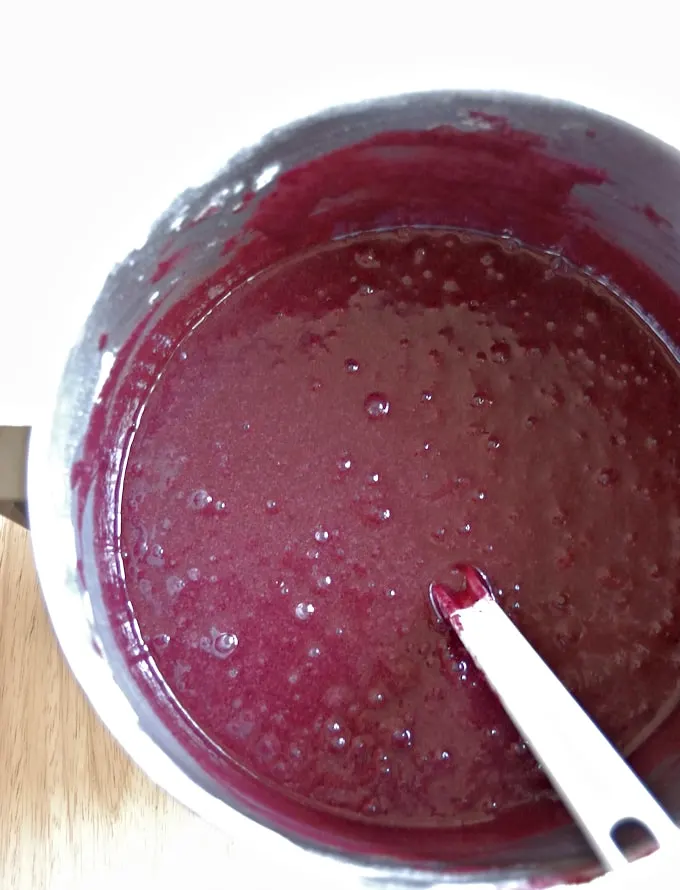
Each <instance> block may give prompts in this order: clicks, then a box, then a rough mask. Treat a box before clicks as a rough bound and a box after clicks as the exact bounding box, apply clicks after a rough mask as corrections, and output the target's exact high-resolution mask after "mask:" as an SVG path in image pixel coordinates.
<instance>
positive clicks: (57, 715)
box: [0, 517, 252, 890]
mask: <svg viewBox="0 0 680 890" xmlns="http://www.w3.org/2000/svg"><path fill="white" fill-rule="evenodd" d="M233 852H234V851H233V844H232V843H231V842H230V840H229V839H228V838H226V837H225V836H224V835H222V834H221V833H219V832H218V831H217V830H216V829H213V828H212V827H210V826H208V825H206V824H205V823H203V822H202V821H201V820H200V819H198V818H197V817H196V816H194V815H193V814H192V813H190V812H189V811H188V810H186V809H185V808H184V807H183V806H181V805H180V804H178V803H176V802H175V801H174V800H172V799H171V798H170V797H169V796H168V795H167V794H165V792H163V791H161V790H160V789H158V788H157V787H155V786H154V785H152V783H151V782H150V781H149V780H148V779H147V778H146V777H145V776H144V775H143V774H142V773H141V772H140V770H138V769H137V767H136V766H134V765H133V764H132V763H131V761H130V760H129V759H128V757H127V755H126V754H125V753H124V752H123V751H122V750H121V748H120V747H119V746H118V744H117V743H116V742H115V741H114V740H113V739H112V738H111V736H110V735H109V733H108V731H107V730H106V729H104V727H103V726H102V725H101V724H100V723H99V722H98V720H97V718H96V717H95V715H94V713H93V711H92V709H91V708H90V706H89V704H88V703H87V701H86V700H85V698H84V696H83V694H82V693H81V691H80V688H79V687H78V686H77V684H76V682H75V680H74V679H73V677H72V676H71V674H70V672H69V669H68V668H67V666H66V664H65V662H64V660H63V658H62V657H61V654H60V652H59V649H58V647H57V643H56V641H55V638H54V635H53V633H52V629H51V627H50V624H49V620H48V618H47V614H46V611H45V608H44V606H43V602H42V598H41V596H40V592H39V588H38V584H37V581H36V576H35V569H34V567H33V559H32V554H31V549H30V538H29V535H28V534H27V533H26V532H25V531H23V530H22V529H20V528H19V527H18V526H16V525H13V524H11V523H9V522H8V521H6V520H3V519H2V518H1V517H0V888H1V890H109V888H111V890H114V888H115V890H120V888H127V887H130V888H132V887H135V888H136V887H144V888H147V890H151V888H156V887H158V888H161V887H162V888H164V890H174V888H175V887H177V888H180V887H181V888H184V887H187V886H200V887H201V890H212V888H220V890H225V888H229V887H234V886H248V887H249V888H250V887H251V886H252V883H251V882H250V880H247V879H246V880H245V881H244V880H241V877H242V875H241V874H239V871H238V870H235V869H234V857H233ZM230 878H231V879H230Z"/></svg>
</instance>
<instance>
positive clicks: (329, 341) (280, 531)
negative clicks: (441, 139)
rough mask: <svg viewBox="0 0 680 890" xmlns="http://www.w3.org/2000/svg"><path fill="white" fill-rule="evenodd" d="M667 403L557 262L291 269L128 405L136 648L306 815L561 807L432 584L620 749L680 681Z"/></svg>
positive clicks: (653, 377) (678, 502) (490, 251)
mask: <svg viewBox="0 0 680 890" xmlns="http://www.w3.org/2000/svg"><path fill="white" fill-rule="evenodd" d="M678 405H680V377H679V375H678V371H677V368H676V366H675V365H674V363H673V362H672V360H671V357H670V355H669V353H668V352H667V350H666V349H665V347H664V346H662V344H661V343H660V341H659V340H658V339H657V338H656V337H655V336H654V335H653V334H652V333H651V331H650V329H649V328H647V327H646V326H645V325H644V324H643V323H642V322H641V320H640V319H639V318H638V317H637V316H635V315H634V314H633V313H632V311H630V310H629V309H628V308H627V307H626V306H625V305H624V304H623V302H622V301H621V300H619V299H618V298H617V297H615V296H614V295H613V294H612V293H611V292H610V291H609V290H607V289H606V288H605V287H604V286H603V285H602V284H599V283H597V282H595V281H594V280H592V279H590V278H588V277H586V276H585V275H584V274H583V273H582V272H580V271H578V270H577V269H576V268H574V267H572V266H570V265H569V264H567V263H566V262H565V261H563V260H560V259H558V258H556V257H554V256H550V255H548V254H545V253H541V252H538V251H533V250H531V249H529V248H526V247H524V246H521V245H519V244H518V243H517V242H515V241H512V240H510V239H507V238H506V239H501V238H494V237H490V236H489V237H487V236H483V235H480V234H473V233H471V232H464V231H454V230H441V229H439V230H436V229H408V228H402V229H398V230H394V231H387V232H383V233H380V234H375V233H373V234H370V233H369V234H366V235H361V236H356V237H353V238H347V239H345V240H337V241H335V242H331V243H328V244H326V245H322V246H317V247H314V248H311V249H309V250H308V251H307V252H301V253H297V254H294V255H292V256H291V257H290V258H288V259H287V260H285V261H283V262H279V263H277V264H275V265H274V266H272V267H271V268H270V269H269V270H267V271H265V272H263V273H261V274H260V275H258V276H256V277H255V278H254V279H253V280H252V281H250V282H248V283H245V284H243V285H241V286H240V287H239V288H237V289H236V290H235V291H234V292H233V293H232V294H231V295H230V296H228V297H227V298H226V299H225V300H223V301H222V302H221V303H219V304H218V305H217V306H216V307H215V308H213V310H212V311H211V312H210V313H209V314H208V315H207V316H206V317H205V318H204V319H203V321H202V322H201V324H200V325H199V326H198V327H196V328H195V329H194V330H193V331H191V333H189V334H188V335H187V336H186V337H185V339H184V340H183V341H182V342H181V343H180V345H179V346H178V348H177V349H176V351H175V353H174V354H173V356H172V358H171V360H170V361H169V363H168V364H167V366H166V367H165V369H164V371H163V373H162V375H161V377H160V380H159V382H158V383H157V385H156V386H155V388H154V389H153V390H152V392H151V393H150V395H149V396H148V399H147V401H146V404H145V407H144V411H143V413H142V416H141V419H140V421H139V424H138V430H137V432H136V434H135V436H134V438H133V441H132V446H131V450H130V454H129V458H128V461H127V466H126V470H125V476H124V485H123V493H122V535H121V546H122V550H123V563H124V569H125V580H126V585H127V591H128V595H129V598H130V600H131V603H132V606H133V608H134V612H135V615H136V618H137V620H138V622H139V626H140V628H141V632H142V635H143V637H144V639H145V640H146V641H147V643H148V645H149V647H150V650H151V652H152V654H153V657H154V659H155V660H156V662H157V664H158V667H159V669H160V671H161V673H162V675H163V677H164V678H165V680H166V682H167V684H168V685H169V687H170V689H171V690H172V691H173V692H174V693H175V695H176V696H177V698H178V699H179V701H180V703H181V704H182V706H183V707H184V708H185V709H186V711H187V712H188V714H189V715H190V717H191V718H192V719H193V720H194V721H195V722H196V723H197V724H198V725H199V726H200V727H201V728H202V730H203V731H204V732H205V733H206V734H207V735H208V736H209V737H210V738H211V739H212V740H213V741H214V742H215V743H216V744H217V745H219V746H220V747H221V748H222V749H223V750H224V751H225V752H226V753H227V754H228V755H229V756H230V757H232V758H234V759H235V760H236V761H237V762H238V763H240V764H242V765H243V766H244V767H245V768H246V769H247V770H249V771H251V772H252V773H253V774H255V775H256V776H258V777H261V778H262V779H264V780H267V781H269V782H273V783H275V784H276V785H277V786H280V787H281V788H282V789H285V790H286V791H287V792H289V793H290V794H293V795H296V796H298V797H299V798H302V799H305V800H307V801H309V802H311V803H312V804H313V805H314V806H320V807H324V808H330V809H331V810H333V811H336V812H338V813H341V814H343V815H346V816H349V817H351V818H355V817H358V818H361V819H365V820H370V821H371V822H372V823H374V824H383V825H392V826H395V825H401V826H416V825H418V826H424V825H436V826H438V827H443V826H451V827H453V826H462V825H472V824H475V823H479V822H485V821H489V820H495V819H497V818H499V817H501V816H503V815H505V816H508V815H509V814H510V815H512V816H513V818H514V817H515V816H516V814H519V813H520V810H518V809H517V808H527V810H526V812H533V810H531V808H532V807H534V806H535V804H536V803H537V802H539V801H551V800H553V799H554V797H555V795H554V793H553V792H552V790H551V788H550V786H549V785H548V783H547V781H546V779H545V777H544V776H543V774H542V773H541V771H540V769H539V767H538V766H537V764H536V763H535V761H534V759H533V757H532V756H531V754H530V753H529V751H528V750H527V749H526V746H525V745H524V744H523V743H522V741H521V739H520V738H519V736H518V735H517V733H516V731H515V730H514V728H513V727H512V725H511V723H510V722H509V720H508V718H507V717H506V716H505V714H504V712H503V710H502V708H501V707H500V705H499V704H498V702H497V701H496V699H495V697H494V695H493V694H492V692H491V691H490V690H489V689H488V687H487V686H486V684H485V682H484V681H483V679H482V678H481V677H480V675H479V672H478V671H477V670H476V668H475V667H474V665H473V664H472V663H471V660H470V659H469V658H468V656H467V655H466V653H465V651H464V650H463V649H462V648H461V647H460V644H459V643H458V642H457V640H456V639H454V638H453V635H451V634H450V633H446V632H445V630H444V629H443V627H442V625H441V624H440V623H438V621H437V618H436V616H435V615H434V613H433V611H432V609H431V607H430V605H429V602H428V589H429V585H430V584H431V583H432V582H433V581H441V582H444V583H446V581H447V579H448V578H451V572H452V570H454V566H455V565H456V564H457V563H460V562H468V563H471V564H473V565H477V566H480V567H481V568H483V569H484V571H485V572H486V573H488V575H489V576H490V577H491V578H492V579H493V581H494V583H495V585H496V586H497V588H498V590H497V594H498V600H499V602H500V603H501V604H502V606H503V608H504V609H506V611H507V612H508V613H509V614H510V615H511V616H512V618H513V620H514V621H515V622H516V623H517V625H518V626H519V627H520V628H521V629H522V631H524V633H525V634H526V635H527V637H528V638H529V640H530V641H531V642H532V643H533V644H534V646H535V647H536V648H537V649H538V651H539V652H540V653H541V655H543V657H544V658H545V659H546V660H547V661H548V663H549V664H550V665H551V667H552V668H553V669H554V670H556V672H557V673H558V675H559V676H560V677H561V679H562V680H563V681H564V682H566V683H567V685H568V686H569V688H570V689H571V690H572V691H573V692H574V693H575V695H576V696H577V698H578V699H579V701H580V702H581V703H582V704H583V705H584V706H585V708H586V709H587V710H588V711H589V712H590V713H591V714H592V716H593V717H594V718H595V720H596V721H597V722H598V723H599V725H600V726H601V727H602V729H603V730H604V731H605V732H606V733H608V734H609V735H610V737H611V738H612V739H613V741H614V742H615V743H616V744H617V745H618V746H619V747H620V748H621V749H623V750H630V749H632V748H633V747H635V746H636V745H637V744H638V742H639V740H640V739H641V738H642V737H643V736H644V734H645V732H646V730H647V728H648V727H649V725H650V724H651V723H652V722H653V721H654V719H655V717H656V716H657V714H658V712H659V710H660V709H661V708H662V707H663V706H664V705H665V704H666V702H667V701H668V699H669V697H671V696H673V695H674V694H675V691H676V684H677V676H678V669H679V663H680V646H679V643H680V478H679V474H678V454H680V425H679V422H678ZM521 812H522V813H523V812H524V810H522V811H521ZM447 843H448V841H447Z"/></svg>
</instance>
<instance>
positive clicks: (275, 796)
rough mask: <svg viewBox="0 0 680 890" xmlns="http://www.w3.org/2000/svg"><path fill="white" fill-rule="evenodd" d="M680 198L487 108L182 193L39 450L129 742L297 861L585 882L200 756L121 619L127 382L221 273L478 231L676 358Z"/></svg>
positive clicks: (566, 863) (453, 109)
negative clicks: (52, 435) (329, 250)
mask: <svg viewBox="0 0 680 890" xmlns="http://www.w3.org/2000/svg"><path fill="white" fill-rule="evenodd" d="M679 193H680V156H678V155H677V154H676V153H675V152H674V151H672V150H671V149H670V148H668V147H666V146H664V145H663V144H661V143H659V142H658V141H655V140H654V139H652V138H650V137H648V136H646V135H645V134H643V133H641V132H639V131H637V130H634V129H632V128H630V127H628V126H626V125H624V124H621V123H619V122H617V121H614V120H611V119H608V118H606V117H603V116H601V115H596V114H594V113H591V112H588V111H586V110H584V109H581V108H576V107H573V106H567V105H561V104H558V103H550V102H546V101H540V100H536V99H532V98H527V97H513V96H489V95H483V94H454V93H445V94H444V93H443V94H428V95H418V96H409V97H400V98H398V99H393V100H385V101H381V102H376V103H367V104H366V105H361V106H357V107H355V108H350V109H344V110H337V111H332V112H329V113H326V114H324V115H321V116H319V117H317V118H313V119H310V120H308V121H304V122H302V123H299V124H295V125H293V126H291V127H289V128H286V129H285V130H282V131H279V132H276V133H274V134H272V135H271V136H270V137H268V138H267V139H266V140H265V141H264V142H263V143H261V144H260V145H258V146H256V147H255V148H253V149H250V150H248V151H246V152H244V153H243V154H242V155H240V156H238V157H237V158H235V159H234V160H233V161H232V162H231V163H230V165H229V166H228V167H227V168H226V170H225V171H224V172H223V173H221V174H220V175H219V176H217V177H216V178H215V179H214V180H213V181H212V182H210V183H208V184H206V185H205V186H203V187H201V188H198V189H195V190H193V191H189V192H187V193H185V194H184V195H182V196H181V197H180V198H179V199H178V201H177V202H175V204H174V205H173V207H172V208H171V209H170V210H169V211H168V213H167V214H166V216H165V217H164V218H163V219H162V220H161V221H160V222H159V223H158V225H157V226H156V228H155V229H154V230H153V232H152V233H151V236H150V238H149V241H148V242H147V244H146V245H145V246H144V247H143V248H142V249H141V250H139V251H137V252H135V253H133V254H131V256H130V257H129V258H128V260H127V261H126V262H125V263H123V264H122V265H121V266H120V267H118V269H117V270H115V272H114V273H113V274H112V276H111V277H110V279H109V281H108V282H107V284H106V287H105V289H104V291H103V293H102V295H101V296H100V297H99V299H98V301H97V303H96V305H95V307H94V309H93V312H92V314H91V316H90V319H89V322H88V325H87V329H86V332H85V334H84V337H83V340H82V341H81V343H80V344H79V345H78V346H77V347H76V349H75V350H74V351H73V353H72V355H71V359H70V363H69V366H68V369H67V375H66V377H65V382H64V398H63V402H62V404H61V406H60V409H59V410H60V412H62V418H61V425H57V428H58V429H61V430H62V432H61V433H60V435H59V436H58V437H57V438H56V439H55V443H54V447H55V449H56V450H57V451H60V452H61V453H62V454H64V455H65V457H66V459H67V462H68V463H69V464H71V465H73V467H74V472H73V484H72V488H71V489H70V491H69V497H70V498H71V501H70V506H71V509H72V514H73V517H74V520H75V526H76V528H77V530H78V551H79V557H80V566H79V568H80V573H81V581H82V585H83V587H84V588H85V589H86V590H87V591H89V596H90V600H91V606H92V610H93V613H94V620H95V627H96V632H97V635H98V637H99V638H100V639H101V642H102V645H103V648H104V651H105V653H106V657H107V658H108V659H109V661H110V662H111V664H112V665H113V669H114V673H115V676H116V680H117V682H118V684H119V686H120V687H121V688H122V689H123V690H124V691H125V693H126V695H127V696H128V698H129V699H130V700H131V701H132V702H133V703H134V706H135V708H136V710H137V712H138V714H139V717H140V724H141V726H142V728H143V729H144V731H145V732H146V733H147V734H148V735H149V736H150V737H151V738H152V739H154V741H156V742H157V744H158V745H160V746H161V748H163V749H164V750H165V751H166V752H167V753H169V754H170V756H171V757H172V758H173V759H174V760H175V761H176V762H177V763H179V764H180V766H181V767H182V769H183V770H184V771H185V772H186V773H187V774H188V775H190V776H191V777H192V778H193V779H194V780H195V781H196V782H198V783H199V784H201V785H202V786H204V787H206V788H207V789H208V790H210V791H211V793H213V794H215V795H216V796H218V797H220V798H221V799H223V800H225V801H226V802H228V803H229V804H230V805H232V806H235V807H236V808H237V809H240V810H242V811H243V812H245V813H247V814H248V815H250V816H252V817H254V818H256V819H257V820H259V821H261V822H263V823H264V824H266V825H269V826H271V827H273V828H275V829H276V830H278V831H281V832H283V833H285V834H287V835H289V836H290V837H292V838H293V839H294V840H296V841H298V842H299V843H302V844H303V845H307V846H311V847H313V848H315V849H320V850H323V851H326V852H335V853H340V854H344V855H346V856H349V857H351V858H355V859H357V860H364V861H377V862H383V863H385V864H387V865H392V866H405V865H406V866H418V867H422V868H424V867H431V868H434V869H438V870H444V871H445V872H447V873H453V874H457V875H462V874H467V875H468V876H481V875H484V876H485V877H489V876H491V877H494V876H495V877H499V878H500V877H501V876H503V877H505V878H511V877H512V876H517V875H526V874H535V875H541V876H546V875H569V876H574V875H576V874H579V873H580V874H583V875H587V874H590V873H593V872H594V871H595V870H597V867H596V866H595V864H594V861H593V859H592V856H591V855H590V853H589V852H588V849H587V847H586V845H585V843H584V841H583V840H582V838H581V836H580V834H579V832H578V831H577V830H576V829H575V827H574V826H572V825H566V826H561V827H559V826H554V825H552V824H551V823H550V820H549V817H548V816H546V823H545V830H536V827H535V825H534V828H532V830H531V831H530V832H529V833H527V832H526V830H525V828H524V826H523V825H522V824H521V821H520V822H513V820H512V819H506V820H505V821H504V822H503V821H502V820H501V821H500V822H498V823H493V822H492V823H489V824H487V825H484V826H479V827H475V829H474V830H471V831H469V832H466V831H458V832H456V833H451V837H450V856H449V857H447V859H446V861H442V860H441V856H440V855H439V853H438V851H439V850H441V845H442V839H441V837H440V836H438V831H436V830H432V829H431V828H427V829H423V830H422V831H420V830H411V829H409V830H408V831H406V830H401V829H396V828H389V827H384V826H383V827H375V826H371V825H369V824H367V823H366V822H364V821H362V820H360V819H358V820H351V819H345V818H343V817H341V816H338V815H337V814H335V813H333V812H329V811H322V810H316V811H314V812H311V811H310V810H309V807H308V805H307V804H306V803H305V802H304V801H301V800H296V799H294V798H292V797H290V796H288V795H286V794H284V793H283V792H282V791H281V790H280V789H278V788H276V787H274V786H267V785H266V784H264V783H262V782H261V781H260V780H259V779H257V778H256V777H254V776H252V775H251V774H249V773H247V772H246V771H245V770H243V769H242V768H241V767H240V766H239V765H238V764H236V763H234V762H232V761H230V760H229V759H225V758H224V757H223V756H222V755H221V753H220V752H218V751H216V750H215V749H214V746H212V745H211V742H210V740H209V739H207V738H206V737H204V735H203V734H202V732H201V730H200V728H199V727H197V726H196V725H195V724H193V723H192V721H191V720H190V719H189V718H188V716H187V715H186V714H185V713H183V712H182V710H181V708H179V707H178V705H177V702H176V701H174V699H173V698H172V695H171V694H170V692H169V690H168V689H167V688H166V687H165V685H164V683H163V680H162V678H161V677H160V675H159V674H158V671H157V670H156V668H155V666H154V664H153V659H151V658H149V656H148V650H146V649H145V646H144V643H143V641H142V639H141V637H140V635H139V629H138V628H137V627H136V626H135V622H134V619H133V616H132V615H131V613H130V612H129V610H128V602H127V600H128V598H127V593H126V590H125V585H124V582H123V580H122V578H121V573H120V565H119V562H118V558H117V555H116V540H117V535H118V533H119V526H118V523H119V515H118V498H119V480H120V477H121V472H122V470H123V468H124V461H125V453H126V452H125V442H127V441H129V437H130V435H131V433H132V431H133V429H134V423H135V417H136V416H137V414H138V412H139V410H140V407H141V404H142V402H143V399H144V397H145V391H144V389H143V388H140V387H139V386H136V388H134V387H132V385H131V383H130V378H129V377H128V376H127V375H126V371H127V369H129V368H130V367H131V366H132V365H133V364H134V363H135V362H140V361H141V360H142V358H141V356H143V360H144V362H146V365H147V367H146V369H145V373H146V375H147V380H148V385H149V386H151V385H152V382H153V380H154V379H155V378H156V377H157V375H158V374H159V373H160V371H161V370H162V368H163V366H164V364H165V363H166V362H167V361H168V359H169V357H170V355H171V354H172V351H173V350H174V348H175V346H176V344H177V342H178V339H179V338H180V337H181V336H182V334H183V333H184V332H185V331H186V330H187V328H189V327H191V325H192V324H194V323H195V322H196V321H197V320H198V319H199V318H200V317H201V316H202V315H203V314H205V312H206V311H207V309H209V308H210V306H211V305H213V304H214V303H215V301H216V300H217V299H220V298H221V297H222V296H223V292H222V291H220V292H219V293H217V292H216V290H215V284H216V282H217V281H218V280H219V281H222V282H223V281H224V277H225V272H224V270H225V269H227V271H228V276H229V281H230V282H231V283H232V285H233V287H236V286H237V285H238V284H239V283H241V282H243V281H245V280H246V279H247V278H249V277H250V276H253V275H255V274H257V273H258V272H259V271H261V270H263V269H265V268H267V267H269V266H271V265H272V264H273V263H276V262H277V261H279V260H280V259H282V258H284V257H286V256H290V255H291V254H293V253H295V252H299V251H303V250H306V249H308V248H310V247H312V246H314V245H316V244H322V243H324V242H327V241H329V240H331V239H337V238H341V237H345V236H348V235H352V234H355V233H359V232H366V231H373V230H380V229H391V228H395V227H401V226H428V227H433V226H436V227H439V226H441V227H455V228H465V229H473V230H479V231H482V232H490V233H492V234H496V235H501V236H504V237H512V238H515V239H518V240H519V241H521V242H525V243H527V244H530V245H532V246H535V247H538V248H541V249H544V250H547V251H551V252H554V253H555V254H559V255H562V256H564V257H565V258H567V259H568V260H570V261H572V262H573V263H575V264H577V265H578V266H581V267H585V268H587V269H588V270H589V271H590V272H591V274H592V275H593V276H595V277H597V278H600V279H602V280H603V281H604V282H606V283H607V285H608V286H610V287H612V288H614V289H615V290H617V291H618V292H619V293H620V294H621V296H622V298H623V299H625V300H626V301H627V302H628V303H629V305H630V306H631V308H632V309H633V310H634V311H635V312H637V313H639V314H640V315H641V316H643V317H644V318H645V320H646V321H648V323H650V324H652V325H655V326H656V327H657V330H658V332H659V334H660V336H662V338H663V339H664V341H665V342H666V343H667V347H668V349H669V350H670V351H671V352H673V353H675V346H674V344H675V343H680V260H679V259H678V258H679V257H680V245H679V243H678V242H679V235H678V232H679V231H680V203H678V201H677V200H675V199H674V197H675V196H677V194H679ZM652 279H653V280H654V285H655V286H654V288H650V287H649V282H650V280H652ZM201 282H202V284H201V286H200V287H198V288H197V285H198V284H199V283H201ZM189 293H191V295H192V296H191V299H190V300H189V299H186V296H187V294H189ZM652 294H653V295H654V302H653V304H650V301H649V297H650V295H652ZM150 343H151V344H152V348H151V349H149V348H148V344H150ZM102 368H103V369H104V371H103V373H101V371H100V369H102ZM74 379H77V380H78V381H79V385H78V391H77V394H76V395H75V396H74V394H73V387H72V381H73V380H74ZM97 397H98V399H97ZM74 409H75V410H74ZM679 595H680V592H679ZM678 646H680V641H678ZM656 722H657V725H655V726H653V727H650V731H649V734H648V735H649V737H648V738H641V739H639V743H638V744H637V745H636V750H635V751H633V752H630V753H631V760H632V763H633V765H634V766H635V767H636V768H637V769H638V770H639V772H640V773H641V775H643V776H644V777H645V779H646V780H647V781H648V783H649V785H650V786H651V787H652V789H653V790H654V791H655V792H656V793H657V794H658V796H659V798H660V799H661V801H662V802H663V803H664V804H665V805H666V806H667V807H668V809H669V811H670V812H671V813H672V814H674V815H675V816H676V817H677V816H678V815H680V743H678V739H679V738H680V711H678V709H677V708H675V702H669V705H668V708H667V709H666V712H665V713H663V714H660V715H659V718H658V720H657V721H656ZM539 822H540V820H539ZM443 830H444V829H443Z"/></svg>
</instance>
